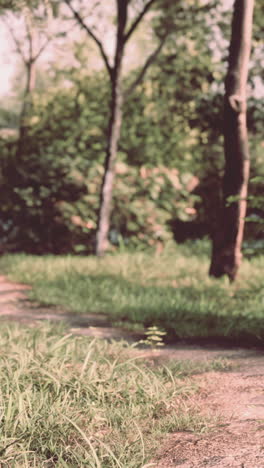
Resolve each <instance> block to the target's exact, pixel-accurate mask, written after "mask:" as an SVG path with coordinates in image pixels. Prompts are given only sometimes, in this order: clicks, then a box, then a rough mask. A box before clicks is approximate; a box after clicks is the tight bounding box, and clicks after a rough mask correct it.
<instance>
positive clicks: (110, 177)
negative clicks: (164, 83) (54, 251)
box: [96, 71, 123, 256]
mask: <svg viewBox="0 0 264 468" xmlns="http://www.w3.org/2000/svg"><path fill="white" fill-rule="evenodd" d="M117 75H118V76H117V77H116V80H115V83H113V87H112V97H111V114H110V120H109V129H108V142H107V152H106V159H105V166H104V177H103V182H102V187H101V196H100V208H99V216H98V227H97V234H96V255H98V256H102V255H103V254H104V252H105V250H106V249H107V247H108V233H109V228H110V216H111V205H112V193H113V183H114V177H115V163H116V155H117V150H118V142H119V138H120V131H121V124H122V100H123V99H122V88H121V73H120V71H119V73H118V74H117Z"/></svg>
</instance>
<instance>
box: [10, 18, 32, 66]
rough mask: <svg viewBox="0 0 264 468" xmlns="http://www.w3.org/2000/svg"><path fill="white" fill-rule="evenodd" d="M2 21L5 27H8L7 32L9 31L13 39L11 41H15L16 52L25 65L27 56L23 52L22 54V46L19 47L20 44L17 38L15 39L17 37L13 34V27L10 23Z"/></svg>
mask: <svg viewBox="0 0 264 468" xmlns="http://www.w3.org/2000/svg"><path fill="white" fill-rule="evenodd" d="M4 23H5V25H6V27H7V29H8V31H9V33H10V36H11V37H12V39H13V41H14V43H15V46H16V50H17V52H18V53H19V55H20V56H21V57H22V60H23V62H24V64H25V65H26V64H27V62H28V59H27V57H26V56H25V54H24V51H23V49H22V47H21V44H20V42H19V40H18V39H17V37H16V35H15V33H14V30H13V28H12V27H11V26H10V24H9V23H8V21H4Z"/></svg>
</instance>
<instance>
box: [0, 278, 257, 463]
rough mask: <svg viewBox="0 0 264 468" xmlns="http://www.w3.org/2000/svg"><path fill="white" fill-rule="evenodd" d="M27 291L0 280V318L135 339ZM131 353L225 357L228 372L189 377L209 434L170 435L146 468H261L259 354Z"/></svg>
mask: <svg viewBox="0 0 264 468" xmlns="http://www.w3.org/2000/svg"><path fill="white" fill-rule="evenodd" d="M28 289H29V287H28V286H25V285H21V284H16V283H12V282H10V281H8V280H7V279H6V278H5V277H2V276H0V318H1V320H12V321H18V322H20V323H25V324H30V325H34V324H36V325H37V323H38V322H39V321H41V320H51V321H60V320H63V321H65V322H66V323H67V324H68V326H69V328H70V330H71V331H72V332H73V333H74V334H84V335H87V336H97V337H102V338H114V339H121V338H124V339H126V340H128V341H134V340H137V339H138V336H137V335H136V334H135V333H130V332H125V331H123V330H120V329H117V328H112V327H111V324H110V323H109V322H108V320H107V317H105V316H103V315H85V316H84V315H82V316H76V315H74V314H70V313H65V311H62V310H60V309H59V308H53V309H52V308H40V307H39V306H38V305H36V304H32V303H30V302H29V301H28V300H27V296H26V292H27V290H28ZM135 353H138V354H139V355H140V354H141V355H144V356H146V357H148V358H150V357H152V358H153V359H154V360H157V361H167V360H168V359H177V360H180V359H190V360H198V361H208V360H213V359H215V358H218V357H224V358H225V359H227V360H228V361H230V362H232V363H233V367H232V370H231V371H229V372H225V373H223V372H212V371H211V372H206V373H204V374H202V375H196V376H194V377H193V379H194V381H195V382H196V384H197V385H198V386H199V392H198V394H197V400H196V402H195V403H196V404H197V407H198V408H199V410H200V412H201V414H207V415H209V416H210V418H211V420H212V428H211V430H210V431H209V432H208V433H205V434H202V435H196V434H193V433H187V432H183V433H180V432H178V433H174V434H169V435H168V436H167V438H166V439H165V442H164V443H163V445H162V446H161V447H160V450H159V452H158V455H157V457H156V458H155V460H152V463H151V464H150V465H148V466H149V467H150V466H152V467H155V468H172V467H175V468H178V467H179V468H203V467H207V468H212V467H216V468H233V467H234V468H235V467H240V468H264V353H263V352H261V351H259V350H254V349H251V350H246V349H242V348H241V349H237V348H236V349H228V348H226V349H223V348H217V347H215V348H206V349H204V348H202V347H198V346H186V345H184V344H179V345H177V346H168V347H166V348H165V349H162V350H161V351H159V352H158V353H156V354H154V355H153V354H152V352H151V351H149V352H148V351H147V352H146V351H145V350H135Z"/></svg>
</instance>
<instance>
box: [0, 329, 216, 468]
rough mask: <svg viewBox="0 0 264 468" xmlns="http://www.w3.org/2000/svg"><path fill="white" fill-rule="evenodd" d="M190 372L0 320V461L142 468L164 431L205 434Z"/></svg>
mask: <svg viewBox="0 0 264 468" xmlns="http://www.w3.org/2000/svg"><path fill="white" fill-rule="evenodd" d="M195 370H196V371H197V368H196V369H194V367H193V366H191V367H190V366H188V365H186V364H184V363H180V362H178V363H175V362H174V364H173V365H172V366H171V367H170V366H169V365H168V366H162V367H155V366H154V367H153V366H151V365H150V363H148V362H145V361H144V360H143V359H140V358H138V357H135V356H134V355H133V350H132V348H131V347H129V346H128V345H127V344H126V343H114V342H113V343H107V342H105V341H102V340H98V341H97V340H91V339H89V338H84V337H73V336H71V335H69V334H66V335H65V330H64V329H63V328H62V327H54V326H51V325H50V324H48V323H43V324H41V325H40V326H39V327H38V328H25V327H22V328H21V326H15V325H12V326H11V325H8V324H4V323H2V324H1V330H0V425H1V426H0V427H1V442H0V465H1V466H3V467H6V468H9V467H10V468H11V467H12V468H16V467H17V468H24V467H25V468H26V467H37V468H41V467H43V468H44V467H53V466H59V467H78V468H79V467H80V468H81V467H87V466H88V467H91V468H108V467H109V468H110V467H118V468H137V467H138V468H142V467H144V466H147V465H146V464H147V463H148V460H149V459H150V458H151V457H152V456H153V453H154V452H155V449H156V447H157V444H159V443H160V441H161V438H162V436H163V435H164V434H165V433H167V432H168V431H177V430H195V431H201V430H204V429H206V427H207V426H206V425H207V423H206V421H205V420H204V419H203V418H202V417H201V415H199V414H198V409H197V407H196V406H195V402H194V401H193V395H194V393H195V391H196V388H195V387H194V386H193V385H192V383H191V381H190V380H189V378H188V377H186V375H187V376H188V374H189V373H191V372H193V371H195ZM198 371H199V366H198ZM183 376H185V377H183ZM153 451H154V452H153Z"/></svg>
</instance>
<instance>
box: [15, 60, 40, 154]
mask: <svg viewBox="0 0 264 468" xmlns="http://www.w3.org/2000/svg"><path fill="white" fill-rule="evenodd" d="M25 65H26V72H27V74H26V87H25V91H24V98H23V104H22V109H21V114H20V126H19V142H18V146H19V151H20V150H21V144H22V140H23V139H24V137H25V135H26V131H27V126H28V122H27V119H28V116H29V115H30V111H31V107H32V93H33V91H34V89H35V84H36V67H35V60H31V59H29V61H28V62H27V63H26V64H25Z"/></svg>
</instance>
